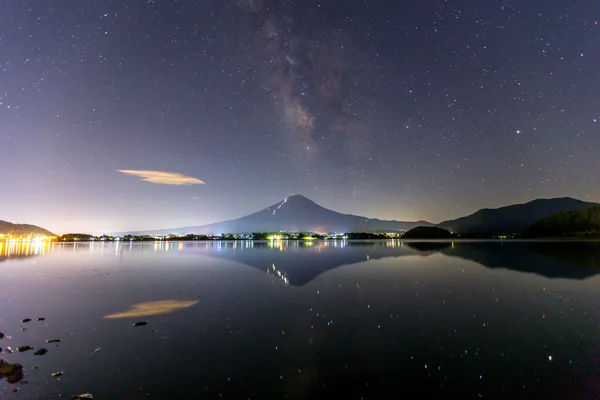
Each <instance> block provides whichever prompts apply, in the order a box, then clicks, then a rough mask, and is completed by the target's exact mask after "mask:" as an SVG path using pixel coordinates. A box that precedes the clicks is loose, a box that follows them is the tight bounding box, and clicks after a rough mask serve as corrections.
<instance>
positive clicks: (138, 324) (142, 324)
mask: <svg viewBox="0 0 600 400" xmlns="http://www.w3.org/2000/svg"><path fill="white" fill-rule="evenodd" d="M144 325H148V321H139V322H136V323H135V324H133V327H134V328H135V327H136V326H144Z"/></svg>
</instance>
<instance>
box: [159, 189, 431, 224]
mask: <svg viewBox="0 0 600 400" xmlns="http://www.w3.org/2000/svg"><path fill="white" fill-rule="evenodd" d="M419 225H425V226H430V225H432V224H431V223H430V222H427V221H418V222H402V221H385V220H380V219H375V218H365V217H360V216H356V215H350V214H341V213H338V212H336V211H332V210H329V209H327V208H324V207H321V206H320V205H318V204H316V203H315V202H313V201H312V200H309V199H307V198H306V197H304V196H301V195H293V196H290V197H288V198H286V199H284V200H283V201H281V202H279V203H277V204H274V205H272V206H271V207H267V208H265V209H264V210H261V211H258V212H256V213H254V214H250V215H247V216H245V217H242V218H238V219H234V220H230V221H224V222H219V223H215V224H210V225H201V226H190V227H185V228H175V229H162V230H159V231H153V232H152V233H156V234H168V233H177V234H185V233H197V234H220V233H252V232H279V231H288V232H372V231H386V232H394V231H405V230H407V229H410V228H414V227H415V226H419Z"/></svg>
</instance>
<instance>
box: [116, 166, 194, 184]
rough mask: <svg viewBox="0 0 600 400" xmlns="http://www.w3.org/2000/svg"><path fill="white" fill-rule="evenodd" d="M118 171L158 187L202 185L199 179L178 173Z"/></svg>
mask: <svg viewBox="0 0 600 400" xmlns="http://www.w3.org/2000/svg"><path fill="white" fill-rule="evenodd" d="M118 171H119V172H121V173H123V174H127V175H134V176H137V177H139V178H141V179H142V180H143V181H144V182H150V183H156V184H159V185H204V182H203V181H201V180H200V179H197V178H193V177H191V176H185V175H182V174H180V173H178V172H164V171H145V170H137V169H120V170H118Z"/></svg>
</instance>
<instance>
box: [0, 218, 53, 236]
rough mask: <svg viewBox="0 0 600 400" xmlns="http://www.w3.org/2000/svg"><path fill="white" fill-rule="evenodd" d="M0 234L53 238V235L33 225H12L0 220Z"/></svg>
mask: <svg viewBox="0 0 600 400" xmlns="http://www.w3.org/2000/svg"><path fill="white" fill-rule="evenodd" d="M0 234H4V235H13V236H28V235H39V236H54V233H52V232H50V231H48V230H46V229H44V228H40V227H39V226H35V225H28V224H13V223H11V222H8V221H1V220H0Z"/></svg>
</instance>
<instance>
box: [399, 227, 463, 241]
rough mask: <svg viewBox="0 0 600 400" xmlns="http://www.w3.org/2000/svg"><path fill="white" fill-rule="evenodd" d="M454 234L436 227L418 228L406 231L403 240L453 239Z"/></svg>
mask: <svg viewBox="0 0 600 400" xmlns="http://www.w3.org/2000/svg"><path fill="white" fill-rule="evenodd" d="M452 237H453V236H452V233H451V232H450V231H447V230H446V229H442V228H438V227H435V226H417V227H416V228H412V229H410V230H408V231H406V232H405V233H404V234H403V235H402V239H452Z"/></svg>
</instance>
